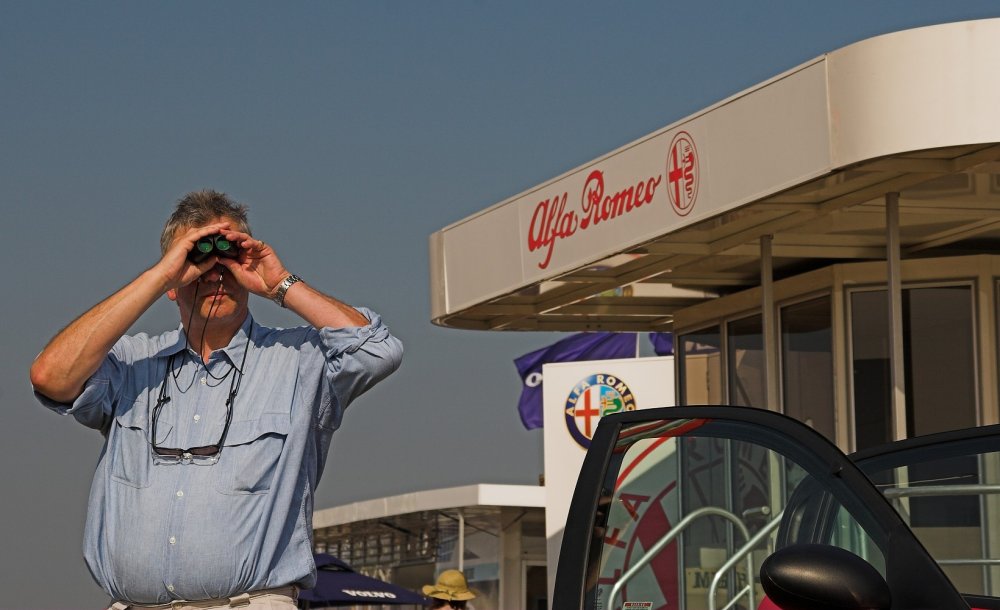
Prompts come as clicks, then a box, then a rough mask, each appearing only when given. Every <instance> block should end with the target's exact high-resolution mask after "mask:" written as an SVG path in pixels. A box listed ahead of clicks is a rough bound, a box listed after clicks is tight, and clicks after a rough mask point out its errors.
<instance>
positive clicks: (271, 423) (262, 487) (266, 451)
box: [214, 413, 290, 495]
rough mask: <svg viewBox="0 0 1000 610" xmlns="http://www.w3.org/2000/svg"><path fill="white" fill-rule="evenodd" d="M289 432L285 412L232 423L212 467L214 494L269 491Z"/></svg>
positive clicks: (262, 492) (265, 414) (287, 417)
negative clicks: (217, 470)
mask: <svg viewBox="0 0 1000 610" xmlns="http://www.w3.org/2000/svg"><path fill="white" fill-rule="evenodd" d="M289 429H290V422H289V416H288V413H264V414H262V415H261V416H260V417H259V418H258V419H252V420H245V421H234V422H232V423H231V424H230V425H229V432H228V433H226V440H225V443H224V444H223V447H222V453H221V454H220V455H219V463H218V464H216V465H215V466H214V468H218V469H219V473H218V477H217V478H216V481H215V488H216V491H218V492H219V493H223V494H227V495H245V494H264V493H267V492H268V491H270V490H271V483H272V481H273V479H274V475H275V472H276V471H277V470H278V463H279V461H280V459H281V454H282V451H283V450H284V448H285V439H286V438H287V437H288V431H289Z"/></svg>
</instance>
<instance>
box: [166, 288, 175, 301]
mask: <svg viewBox="0 0 1000 610" xmlns="http://www.w3.org/2000/svg"><path fill="white" fill-rule="evenodd" d="M167 298H168V299H170V300H171V301H176V300H177V291H176V290H174V289H173V288H171V289H170V290H168V291H167Z"/></svg>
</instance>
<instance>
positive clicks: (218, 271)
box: [201, 265, 226, 282]
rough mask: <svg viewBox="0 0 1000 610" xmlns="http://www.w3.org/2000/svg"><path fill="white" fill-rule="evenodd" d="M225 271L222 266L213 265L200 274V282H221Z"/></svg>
mask: <svg viewBox="0 0 1000 610" xmlns="http://www.w3.org/2000/svg"><path fill="white" fill-rule="evenodd" d="M225 271H226V268H225V267H223V266H222V265H213V266H212V268H211V269H209V270H208V271H206V272H205V273H202V274H201V281H203V282H218V281H221V280H222V276H223V274H224V273H225Z"/></svg>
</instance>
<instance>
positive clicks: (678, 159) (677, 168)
mask: <svg viewBox="0 0 1000 610" xmlns="http://www.w3.org/2000/svg"><path fill="white" fill-rule="evenodd" d="M700 177H701V170H700V168H699V167H698V150H697V149H696V148H695V147H694V138H692V137H691V134H689V133H688V132H686V131H679V132H677V135H675V136H674V139H673V141H671V142H670V154H669V155H668V156H667V181H668V182H669V184H668V185H667V193H669V195H670V205H672V206H673V208H674V211H675V212H677V213H678V214H679V215H681V216H687V215H688V214H690V213H691V210H692V209H694V202H695V199H697V197H698V179H699V178H700Z"/></svg>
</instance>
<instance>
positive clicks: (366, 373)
mask: <svg viewBox="0 0 1000 610" xmlns="http://www.w3.org/2000/svg"><path fill="white" fill-rule="evenodd" d="M356 309H357V310H358V311H359V312H361V313H362V314H363V315H364V316H365V317H366V318H368V320H369V321H370V322H369V324H367V325H366V326H355V327H349V328H323V329H320V331H319V334H320V341H321V342H322V345H323V349H324V352H325V355H326V362H327V371H326V376H327V381H328V383H330V384H331V386H332V389H333V393H334V397H335V399H336V400H337V402H338V403H339V405H338V406H339V407H340V409H344V408H346V407H347V405H348V404H350V403H351V401H352V400H354V399H355V398H357V397H358V396H361V395H362V394H364V393H365V392H366V391H368V390H369V389H370V388H371V387H372V386H374V385H375V384H376V383H378V382H379V381H381V380H383V379H385V378H386V377H388V376H389V375H390V374H391V373H392V372H393V371H395V370H396V369H397V368H399V364H400V362H402V359H403V344H402V342H401V341H400V340H399V339H397V338H396V337H394V336H393V335H392V334H391V333H390V332H389V328H388V327H387V326H385V325H384V324H383V323H382V317H381V316H380V315H378V314H377V313H375V312H374V311H372V310H370V309H367V308H365V307H358V308H356Z"/></svg>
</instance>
